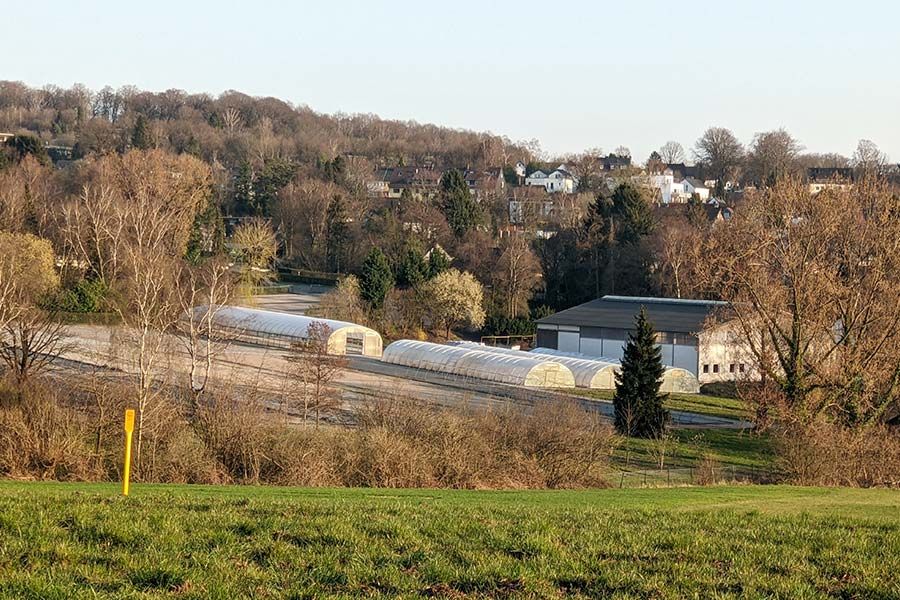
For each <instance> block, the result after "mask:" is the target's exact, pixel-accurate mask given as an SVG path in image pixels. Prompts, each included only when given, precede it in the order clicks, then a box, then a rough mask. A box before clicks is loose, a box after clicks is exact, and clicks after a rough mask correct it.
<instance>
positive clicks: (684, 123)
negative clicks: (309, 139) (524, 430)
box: [0, 0, 900, 162]
mask: <svg viewBox="0 0 900 600" xmlns="http://www.w3.org/2000/svg"><path fill="white" fill-rule="evenodd" d="M4 4H6V6H4V11H3V14H4V17H3V21H4V22H3V26H0V31H2V34H0V35H2V39H3V46H4V48H5V49H6V50H5V51H4V52H2V53H0V54H2V56H0V79H8V80H17V81H23V82H25V83H27V84H29V85H32V86H43V85H45V84H56V85H60V86H69V85H71V84H73V83H83V84H85V85H87V86H88V87H90V88H92V89H99V88H101V87H103V86H105V85H111V86H113V87H119V86H122V85H135V86H137V87H139V88H141V89H148V90H153V91H162V90H166V89H171V88H179V89H183V90H187V91H189V92H207V93H211V94H214V95H215V94H218V93H221V92H222V91H225V90H228V89H234V90H239V91H242V92H245V93H247V94H251V95H254V96H274V97H277V98H280V99H283V100H287V101H289V102H292V103H293V104H297V105H307V106H309V107H310V108H312V109H314V110H316V111H319V112H326V113H334V112H344V113H374V114H377V115H379V116H381V117H385V118H390V119H404V120H405V119H413V120H416V121H419V122H423V123H436V124H439V125H445V126H449V127H457V128H464V129H472V130H477V131H491V132H493V133H496V134H499V135H504V136H507V137H509V138H510V139H512V140H514V141H517V140H531V139H537V140H538V141H539V142H540V144H541V148H543V149H544V151H545V152H546V153H548V154H553V155H558V154H565V153H570V152H580V151H583V150H585V149H588V148H598V147H599V148H602V149H603V150H605V151H611V150H613V149H615V148H616V147H617V146H620V145H624V146H626V147H628V148H630V149H631V151H632V154H633V156H634V157H636V158H639V159H641V160H643V159H645V158H646V157H647V156H648V155H649V153H650V152H651V151H652V150H654V149H657V148H658V147H659V146H661V145H662V144H664V143H665V142H666V141H667V140H676V141H678V142H680V143H681V144H682V145H683V146H684V147H685V148H686V149H690V148H691V147H692V146H693V145H694V142H695V141H696V139H697V138H698V137H699V136H700V135H701V134H702V133H703V131H704V130H705V129H706V128H707V127H709V126H713V125H715V126H722V127H728V128H730V129H732V130H733V131H734V132H735V134H737V136H738V137H739V138H741V140H742V141H744V142H745V143H747V142H749V141H750V140H752V138H753V135H754V134H755V133H757V132H762V131H768V130H772V129H777V128H779V127H784V128H786V129H787V130H788V131H789V132H791V133H792V134H793V135H794V136H795V137H796V138H798V139H799V140H800V142H801V143H802V144H803V145H804V146H805V147H806V149H807V150H808V151H810V152H839V153H842V154H846V155H848V156H849V155H850V154H852V152H853V149H854V148H855V147H856V143H857V141H858V140H859V139H861V138H866V139H870V140H873V141H874V142H875V143H877V144H878V145H879V146H880V147H881V149H882V150H883V151H884V152H886V153H887V154H888V155H889V156H890V157H891V158H892V159H893V160H894V162H897V161H900V110H898V109H900V35H898V33H897V27H898V24H900V2H896V1H894V0H882V1H873V0H856V1H855V2H852V3H848V2H846V1H844V2H840V3H839V2H832V1H829V0H822V1H818V2H809V1H806V0H780V1H774V0H756V1H752V2H750V1H745V0H731V1H718V2H700V1H692V0H682V1H681V2H672V1H671V0H668V1H666V2H657V1H655V0H643V1H642V2H627V1H619V2H609V1H605V0H594V1H581V0H570V1H569V2H559V3H554V2H549V1H547V0H545V1H543V2H530V1H519V2H492V1H491V0H481V1H480V2H470V1H468V0H456V1H455V2H452V3H451V2H422V1H420V2H406V1H396V2H389V1H377V0H370V1H355V0H353V1H351V0H329V1H327V2H323V1H317V2H307V1H303V0H298V1H294V2H287V1H285V2H273V1H264V0H257V1H256V2H248V1H243V2H236V1H235V2H232V1H228V0H218V1H207V0H181V1H178V2H175V1H171V0H156V1H154V2H140V3H137V2H122V1H121V0H116V1H112V0H80V1H78V2H72V1H71V0H66V1H58V0H44V1H42V2H25V1H19V0H7V2H4ZM10 49H16V51H10ZM25 49H27V51H25Z"/></svg>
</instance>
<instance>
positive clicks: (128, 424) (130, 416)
mask: <svg viewBox="0 0 900 600" xmlns="http://www.w3.org/2000/svg"><path fill="white" fill-rule="evenodd" d="M132 432H134V410H132V409H130V408H129V409H128V410H126V411H125V469H124V471H123V472H122V495H123V496H127V495H128V479H129V478H130V477H131V434H132Z"/></svg>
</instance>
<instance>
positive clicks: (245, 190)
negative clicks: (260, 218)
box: [234, 160, 256, 215]
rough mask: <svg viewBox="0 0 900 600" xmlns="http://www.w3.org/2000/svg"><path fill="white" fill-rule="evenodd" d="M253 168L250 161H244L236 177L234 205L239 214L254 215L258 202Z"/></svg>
mask: <svg viewBox="0 0 900 600" xmlns="http://www.w3.org/2000/svg"><path fill="white" fill-rule="evenodd" d="M254 180H255V177H254V173H253V167H252V166H251V165H250V162H249V161H246V160H245V161H243V162H242V163H241V165H240V167H238V172H237V173H236V174H235V176H234V205H235V209H236V210H237V212H238V213H239V214H244V215H252V214H253V213H254V207H255V206H256V201H255V199H254V196H255V195H256V191H255V187H256V186H255V185H254Z"/></svg>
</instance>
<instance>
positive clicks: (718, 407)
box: [570, 388, 752, 419]
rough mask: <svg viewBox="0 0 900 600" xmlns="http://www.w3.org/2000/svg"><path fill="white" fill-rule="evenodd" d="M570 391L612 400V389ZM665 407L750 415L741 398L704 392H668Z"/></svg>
mask: <svg viewBox="0 0 900 600" xmlns="http://www.w3.org/2000/svg"><path fill="white" fill-rule="evenodd" d="M570 392H571V393H573V394H575V395H577V396H582V397H584V398H593V399H595V400H607V401H612V397H613V394H614V392H613V390H588V389H581V388H575V389H574V390H570ZM665 407H666V408H668V409H669V410H682V411H686V412H692V413H697V414H700V415H709V416H711V417H722V418H726V419H749V418H750V417H751V416H752V415H751V412H750V410H748V408H747V406H746V405H745V403H744V402H742V401H741V400H736V399H735V398H724V397H721V396H707V395H705V394H668V397H667V398H666V401H665Z"/></svg>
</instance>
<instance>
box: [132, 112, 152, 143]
mask: <svg viewBox="0 0 900 600" xmlns="http://www.w3.org/2000/svg"><path fill="white" fill-rule="evenodd" d="M131 145H132V147H134V148H137V149H139V150H148V149H150V148H151V147H152V146H153V140H152V139H151V137H150V125H148V124H147V119H146V118H145V117H144V115H138V116H137V120H136V121H135V123H134V131H133V132H132V133H131Z"/></svg>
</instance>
